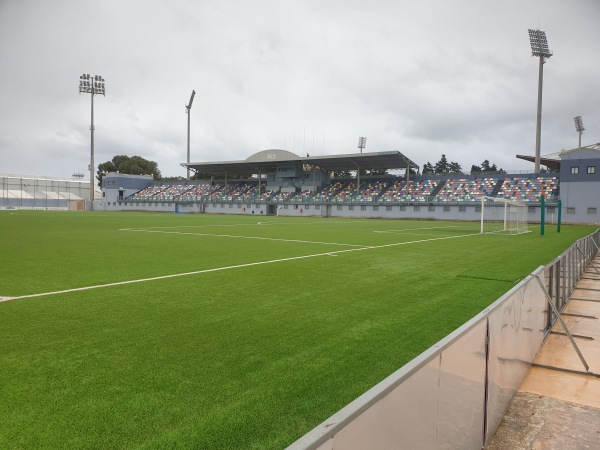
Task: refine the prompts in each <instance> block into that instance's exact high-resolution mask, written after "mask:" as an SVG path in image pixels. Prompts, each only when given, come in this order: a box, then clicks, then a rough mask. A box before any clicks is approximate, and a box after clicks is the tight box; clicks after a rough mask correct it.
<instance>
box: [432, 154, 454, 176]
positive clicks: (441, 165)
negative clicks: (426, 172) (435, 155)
mask: <svg viewBox="0 0 600 450" xmlns="http://www.w3.org/2000/svg"><path fill="white" fill-rule="evenodd" d="M434 169H435V173H448V172H450V164H449V163H448V160H447V159H446V155H442V157H441V158H440V160H439V161H438V162H436V163H435V167H434Z"/></svg>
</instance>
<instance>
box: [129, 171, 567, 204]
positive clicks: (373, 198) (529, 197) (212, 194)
mask: <svg viewBox="0 0 600 450" xmlns="http://www.w3.org/2000/svg"><path fill="white" fill-rule="evenodd" d="M495 192H497V197H499V198H506V199H512V200H521V201H523V202H525V203H529V204H531V203H538V202H539V201H540V196H541V195H544V196H545V197H546V199H547V200H551V201H552V200H555V199H556V197H557V196H558V178H557V177H556V176H538V177H536V178H530V177H518V176H513V177H506V178H504V179H503V178H498V177H497V176H496V177H482V178H475V179H468V178H465V177H457V178H451V179H447V180H445V181H444V180H441V181H440V180H432V179H429V180H423V181H415V180H410V181H408V182H406V181H404V180H398V179H396V180H393V179H366V180H364V181H363V180H361V183H360V186H359V187H358V189H357V181H355V180H344V181H335V182H333V183H331V184H329V185H326V186H325V187H324V188H323V189H322V190H321V191H320V192H311V191H310V190H302V191H297V192H281V190H279V189H277V190H274V191H272V190H268V189H267V188H266V186H265V184H261V186H260V193H259V188H258V185H257V184H256V183H255V182H254V183H253V182H233V183H229V184H227V185H225V184H223V183H210V182H205V183H198V184H195V183H194V184H165V185H152V186H149V187H147V188H145V189H143V190H141V191H140V192H138V193H136V194H135V195H133V196H132V197H130V198H129V199H128V200H132V201H148V202H165V201H168V202H171V201H181V202H195V201H202V200H206V201H213V202H215V201H216V202H250V201H260V202H274V203H287V202H289V203H308V202H317V203H329V202H331V203H356V202H383V203H476V202H478V201H479V200H480V199H481V197H482V196H494V194H495Z"/></svg>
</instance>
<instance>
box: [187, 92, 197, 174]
mask: <svg viewBox="0 0 600 450" xmlns="http://www.w3.org/2000/svg"><path fill="white" fill-rule="evenodd" d="M194 95H196V91H194V90H193V89H192V96H191V97H190V102H189V103H188V104H187V105H185V113H186V114H187V116H188V134H187V162H188V168H187V180H188V181H190V167H189V163H190V111H191V110H192V102H193V101H194Z"/></svg>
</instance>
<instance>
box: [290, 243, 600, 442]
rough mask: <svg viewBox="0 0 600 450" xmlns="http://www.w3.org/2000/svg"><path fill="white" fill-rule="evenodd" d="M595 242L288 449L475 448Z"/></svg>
mask: <svg viewBox="0 0 600 450" xmlns="http://www.w3.org/2000/svg"><path fill="white" fill-rule="evenodd" d="M599 241H600V231H596V232H595V233H593V234H591V235H589V236H587V237H585V238H583V239H580V240H579V241H577V242H576V243H574V244H573V245H572V246H571V247H570V248H569V249H568V250H567V251H565V252H564V253H563V254H562V255H561V256H559V257H558V258H556V259H555V260H554V261H552V262H551V263H550V264H548V265H547V266H545V267H544V266H542V267H540V268H538V269H537V270H536V271H535V272H533V273H532V274H531V275H530V276H528V277H527V278H526V279H524V280H523V281H522V282H521V283H519V284H518V285H517V286H515V287H514V288H513V289H511V290H510V291H509V292H507V293H506V294H505V295H503V296H502V297H501V298H500V299H498V300H497V301H496V302H494V303H493V304H492V305H491V306H490V307H488V308H487V309H485V310H484V311H482V312H481V313H480V314H478V315H477V316H476V317H474V318H473V319H472V320H470V321H469V322H467V323H466V324H464V325H463V326H462V327H460V328H459V329H457V330H456V331H454V332H453V333H451V334H450V335H449V336H447V337H446V338H444V339H442V340H441V341H440V342H438V343H437V344H436V345H434V346H433V347H431V348H429V349H428V350H426V351H425V352H423V353H422V354H421V355H419V356H418V357H417V358H415V359H414V360H412V361H410V362H409V363H408V364H406V365H405V366H404V367H402V368H400V369H399V370H398V371H396V372H395V373H393V374H392V375H390V376H389V377H388V378H386V379H385V380H383V381H382V382H381V383H379V384H377V385H376V386H375V387H373V388H372V389H370V390H369V391H368V392H366V393H365V394H363V395H362V396H360V397H359V398H357V399H356V400H354V401H353V402H352V403H350V404H349V405H347V406H346V407H344V408H343V409H341V410H340V411H338V412H337V413H336V414H334V415H333V416H331V417H330V418H329V419H327V420H326V421H324V422H323V423H322V424H320V425H319V426H317V427H316V428H314V429H313V430H312V431H310V432H309V433H307V434H306V435H305V436H303V437H302V438H300V439H299V440H298V441H296V442H295V443H293V444H292V445H291V446H290V447H288V449H290V450H308V449H318V450H333V449H336V450H339V449H350V450H352V449H365V448H369V449H373V450H375V449H390V448H407V449H408V448H410V449H426V450H432V449H461V450H462V449H480V448H482V447H483V446H485V444H486V443H487V442H488V440H489V439H490V438H491V437H492V436H493V434H494V432H495V430H496V428H497V427H498V425H499V423H500V421H501V419H502V417H503V415H504V412H505V411H506V408H507V407H508V404H509V403H510V400H511V399H512V397H513V395H514V394H515V392H516V390H517V389H518V387H519V386H520V384H521V382H522V381H523V379H524V377H525V375H526V373H527V370H528V369H529V367H530V366H531V363H532V361H533V359H534V358H535V355H536V354H537V352H538V351H539V349H540V347H541V345H542V343H543V340H544V337H545V336H546V334H547V333H548V332H549V330H550V327H551V326H552V324H553V322H554V320H556V318H557V316H556V314H554V313H552V311H551V310H550V308H549V302H550V301H551V302H553V305H555V306H556V307H557V310H561V309H562V308H564V306H565V305H566V302H567V299H568V298H569V296H570V294H571V293H572V292H573V289H574V288H575V283H576V281H577V280H578V279H579V277H580V276H581V274H582V273H583V272H584V271H585V270H586V268H587V267H588V266H589V264H590V263H591V260H592V258H593V257H594V256H595V255H596V253H597V252H598V248H599V245H598V244H599ZM538 280H540V281H541V282H538Z"/></svg>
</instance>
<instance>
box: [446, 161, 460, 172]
mask: <svg viewBox="0 0 600 450" xmlns="http://www.w3.org/2000/svg"><path fill="white" fill-rule="evenodd" d="M448 169H449V170H450V173H462V167H460V164H459V163H456V162H451V163H450V165H449V166H448Z"/></svg>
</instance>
